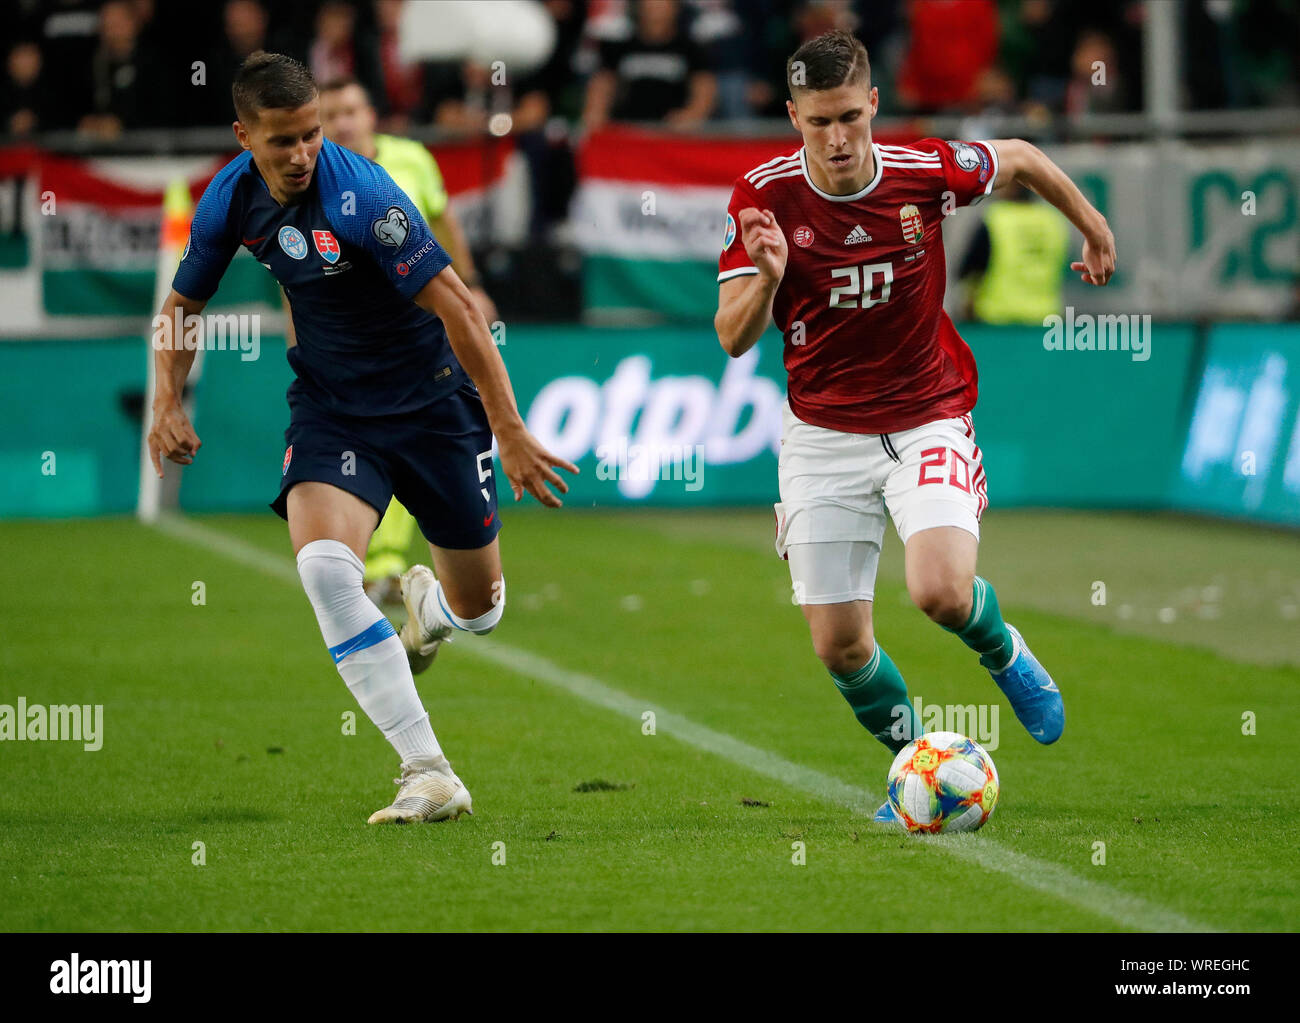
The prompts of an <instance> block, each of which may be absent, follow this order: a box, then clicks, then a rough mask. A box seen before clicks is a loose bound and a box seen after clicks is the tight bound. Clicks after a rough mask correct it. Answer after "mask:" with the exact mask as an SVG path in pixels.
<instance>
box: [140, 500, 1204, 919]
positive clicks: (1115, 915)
mask: <svg viewBox="0 0 1300 1023" xmlns="http://www.w3.org/2000/svg"><path fill="white" fill-rule="evenodd" d="M156 528H158V529H159V530H160V531H162V532H163V533H166V534H167V535H169V536H173V537H175V538H177V539H179V540H185V541H187V542H189V543H192V544H195V545H196V546H199V547H204V548H207V549H209V550H212V551H215V552H216V553H218V554H222V555H224V556H225V557H227V558H229V559H230V560H232V561H236V562H239V563H240V564H241V565H246V566H247V567H249V568H253V569H256V570H257V571H259V572H262V573H264V574H266V575H269V576H273V577H274V578H276V579H280V580H282V581H284V582H288V583H292V584H293V585H295V586H297V585H299V579H298V570H297V568H296V566H295V565H294V563H293V562H292V561H290V560H289V559H288V558H286V557H284V556H283V555H279V554H273V553H271V552H269V551H266V550H264V549H262V548H260V547H257V546H255V545H253V544H250V543H247V542H246V541H244V540H241V539H239V538H238V537H234V536H231V535H230V534H228V533H223V532H221V531H219V530H216V529H212V528H210V527H208V526H204V525H201V524H199V523H197V522H193V521H190V520H188V519H185V518H182V517H180V516H176V515H164V516H162V517H161V518H160V519H159V521H158V522H157V523H156ZM456 649H457V652H458V653H459V652H462V651H463V652H466V653H470V654H472V655H473V656H475V657H479V658H482V659H483V660H487V661H491V662H492V663H493V664H496V665H499V666H500V667H503V668H506V669H507V670H509V671H512V672H514V673H515V674H518V675H522V676H525V677H527V678H531V679H536V680H538V681H540V682H545V683H547V684H548V685H550V686H553V687H554V688H556V689H562V690H564V691H565V692H567V693H570V694H572V695H573V696H576V697H578V698H579V699H581V700H585V701H586V702H587V703H591V704H595V705H596V706H598V707H604V708H605V709H606V710H611V711H613V712H614V713H616V714H621V715H623V716H624V717H628V718H631V719H633V720H635V721H638V722H639V721H640V720H641V715H642V714H644V713H645V712H646V711H653V712H654V715H655V726H656V729H657V731H658V732H659V733H660V734H664V735H671V736H673V737H674V738H676V739H679V740H681V741H682V742H684V743H686V744H687V745H690V746H694V747H695V748H696V749H700V750H703V751H704V752H706V753H712V754H714V755H716V756H719V757H722V758H723V759H724V760H730V761H731V762H732V763H733V764H738V765H740V766H741V767H745V768H748V769H749V770H751V771H754V772H755V773H757V774H761V775H764V776H765V777H768V778H771V779H773V780H775V781H778V782H781V783H783V784H785V785H788V786H790V787H791V788H795V789H800V790H802V791H804V792H807V793H809V794H810V795H813V796H816V797H818V798H820V799H823V800H825V801H826V802H828V803H834V804H836V805H838V806H842V807H844V808H845V809H847V810H850V811H851V812H853V813H855V814H868V813H874V812H875V808H876V800H878V799H880V793H878V792H877V793H872V792H870V791H868V790H867V789H864V788H861V787H859V786H857V785H850V784H849V783H848V782H844V781H841V780H840V779H838V778H834V777H831V776H830V775H828V774H823V773H822V772H820V771H815V770H813V769H812V768H810V767H805V766H803V765H802V764H796V763H794V762H793V761H790V760H786V759H785V758H784V757H781V756H778V755H777V754H775V753H770V752H768V751H767V750H762V749H759V748H758V747H756V746H751V745H749V744H748V743H746V742H741V741H740V740H739V739H737V738H734V737H733V736H730V735H727V734H725V733H723V732H717V731H714V730H713V729H712V728H707V727H705V726H704V725H700V724H696V723H695V722H694V721H691V720H690V719H689V718H686V717H683V716H682V715H680V714H677V713H675V712H673V711H671V710H668V709H666V708H664V707H659V706H656V705H655V704H653V703H647V702H646V701H645V700H640V699H637V698H636V697H633V696H629V695H628V694H627V693H624V692H621V691H620V690H618V689H614V688H612V687H611V686H608V685H606V684H605V683H604V682H601V681H600V680H599V679H597V678H593V677H592V676H590V675H584V674H582V673H581V672H576V671H569V670H568V669H566V668H562V667H560V666H559V665H557V664H555V663H554V662H552V661H549V660H547V659H546V658H544V657H540V656H538V655H537V654H533V653H530V652H528V651H526V650H519V649H516V648H514V647H510V646H507V645H505V644H504V643H501V642H500V641H497V640H489V639H486V638H482V637H480V638H477V639H476V641H475V642H472V643H463V644H457V647H456ZM923 840H924V841H926V842H927V843H929V844H931V845H933V846H934V847H935V848H938V849H942V850H943V851H944V852H946V853H949V854H950V855H952V856H955V857H957V858H958V859H960V860H964V861H965V862H967V863H972V864H974V865H976V866H979V867H982V868H984V869H985V870H989V871H992V872H994V873H998V874H1005V875H1006V876H1007V877H1009V878H1011V879H1012V880H1014V881H1018V882H1019V883H1020V884H1022V885H1024V886H1025V887H1027V888H1032V889H1034V890H1035V891H1039V892H1043V893H1045V894H1047V895H1052V896H1055V897H1056V898H1059V899H1061V900H1062V901H1064V902H1069V903H1071V904H1073V905H1075V906H1077V907H1079V908H1080V909H1083V910H1085V911H1086V912H1089V913H1093V914H1095V915H1096V916H1100V917H1104V918H1106V919H1108V920H1111V921H1113V922H1115V923H1117V924H1120V925H1121V926H1123V927H1131V928H1134V929H1136V930H1143V931H1158V932H1164V931H1211V930H1213V928H1211V927H1207V926H1205V925H1204V924H1200V923H1197V922H1196V921H1193V920H1189V919H1188V918H1187V917H1185V916H1182V915H1181V914H1179V913H1176V912H1174V911H1173V910H1169V909H1165V908H1164V907H1163V906H1158V905H1156V904H1154V903H1152V902H1149V901H1148V900H1146V899H1144V898H1141V897H1140V896H1137V895H1130V894H1127V893H1124V892H1120V891H1116V890H1114V889H1112V888H1109V887H1107V886H1105V885H1102V884H1098V883H1097V882H1095V881H1089V880H1087V879H1085V878H1082V877H1079V876H1078V875H1077V874H1074V873H1073V872H1071V871H1069V870H1067V869H1066V868H1065V867H1062V866H1061V865H1060V864H1058V863H1053V862H1051V861H1048V860H1039V859H1035V858H1034V857H1032V856H1028V855H1026V854H1024V853H1021V852H1017V851H1016V850H1014V849H1010V848H1008V847H1006V846H1004V845H1001V844H1000V843H998V842H996V841H994V840H993V839H991V838H989V837H988V836H986V835H983V834H973V835H938V836H926V837H925V839H923Z"/></svg>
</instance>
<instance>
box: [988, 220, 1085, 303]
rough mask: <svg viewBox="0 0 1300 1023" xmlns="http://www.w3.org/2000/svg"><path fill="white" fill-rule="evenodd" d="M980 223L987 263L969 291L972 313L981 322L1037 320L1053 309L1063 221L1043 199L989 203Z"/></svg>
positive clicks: (1060, 279) (1065, 250) (1062, 257)
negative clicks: (986, 245)
mask: <svg viewBox="0 0 1300 1023" xmlns="http://www.w3.org/2000/svg"><path fill="white" fill-rule="evenodd" d="M984 224H985V226H986V227H987V228H988V232H989V265H988V270H987V271H986V272H985V274H984V279H983V280H982V281H981V282H980V284H979V287H978V288H977V289H976V291H975V303H974V311H975V316H976V317H977V318H978V319H980V320H983V321H984V322H985V323H1026V324H1041V323H1042V322H1043V318H1044V317H1047V316H1051V315H1053V314H1059V313H1060V312H1061V286H1062V284H1063V283H1064V282H1065V271H1066V266H1067V259H1068V255H1069V245H1070V229H1069V223H1068V221H1066V219H1065V218H1064V217H1063V216H1062V215H1061V214H1060V213H1059V212H1058V211H1057V210H1056V209H1055V208H1054V207H1052V206H1048V205H1047V204H1046V203H1042V202H1013V201H1005V202H999V203H995V204H994V205H992V206H990V207H989V209H988V212H987V213H986V214H985V215H984Z"/></svg>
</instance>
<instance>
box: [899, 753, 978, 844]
mask: <svg viewBox="0 0 1300 1023" xmlns="http://www.w3.org/2000/svg"><path fill="white" fill-rule="evenodd" d="M889 802H890V805H892V806H893V808H894V812H895V813H896V814H898V816H899V819H900V820H902V822H903V824H905V825H906V826H907V830H908V831H926V832H930V833H931V834H936V833H938V832H940V831H974V830H975V829H976V828H979V827H982V826H983V824H984V822H985V821H986V820H988V819H989V817H990V815H991V814H992V813H993V808H994V807H995V806H997V805H998V769H997V768H996V767H994V766H993V758H992V757H990V756H989V755H988V753H986V752H985V751H984V747H983V746H981V745H980V744H979V743H977V742H976V741H975V740H974V739H968V738H967V737H966V736H964V735H961V734H959V733H957V732H931V733H930V734H929V735H923V736H921V737H920V738H919V739H913V740H912V741H911V742H909V743H908V744H907V745H906V746H904V747H903V748H902V749H901V750H899V751H898V756H896V757H895V758H894V762H893V763H892V764H891V765H890V767H889Z"/></svg>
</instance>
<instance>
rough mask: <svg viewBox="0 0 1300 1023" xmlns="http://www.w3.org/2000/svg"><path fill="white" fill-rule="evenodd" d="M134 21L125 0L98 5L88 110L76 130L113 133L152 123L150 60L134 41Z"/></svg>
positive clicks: (136, 24)
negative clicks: (96, 41)
mask: <svg viewBox="0 0 1300 1023" xmlns="http://www.w3.org/2000/svg"><path fill="white" fill-rule="evenodd" d="M139 31H140V26H139V22H138V21H137V16H136V11H135V8H134V7H133V5H132V4H131V3H129V2H128V0H109V2H108V3H106V4H104V6H103V7H101V8H100V10H99V45H98V46H97V47H96V49H95V53H94V55H93V56H92V58H91V62H90V78H91V90H90V112H89V113H87V114H86V115H84V116H83V117H82V118H81V120H80V121H79V122H78V123H77V130H78V131H79V132H82V133H84V134H89V135H95V136H98V137H100V138H116V137H117V136H118V135H120V134H121V133H122V131H123V129H125V128H144V127H151V126H152V125H153V124H154V117H153V116H152V112H153V111H154V110H156V109H157V107H156V95H155V90H154V88H153V86H152V83H151V82H150V80H149V78H150V74H151V70H150V69H151V61H150V57H149V55H147V54H144V53H142V52H141V50H140V46H139Z"/></svg>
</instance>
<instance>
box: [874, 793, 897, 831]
mask: <svg viewBox="0 0 1300 1023" xmlns="http://www.w3.org/2000/svg"><path fill="white" fill-rule="evenodd" d="M871 822H872V823H873V824H898V825H900V826H901V825H902V823H903V822H902V820H901V819H900V818H899V816H898V814H897V813H895V812H894V804H893V803H891V802H890V801H889V800H888V799H886V800H885V802H884V804H883V805H882V806H881V807H880V809H879V810H877V811H876V815H875V816H874V817H872V818H871Z"/></svg>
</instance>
